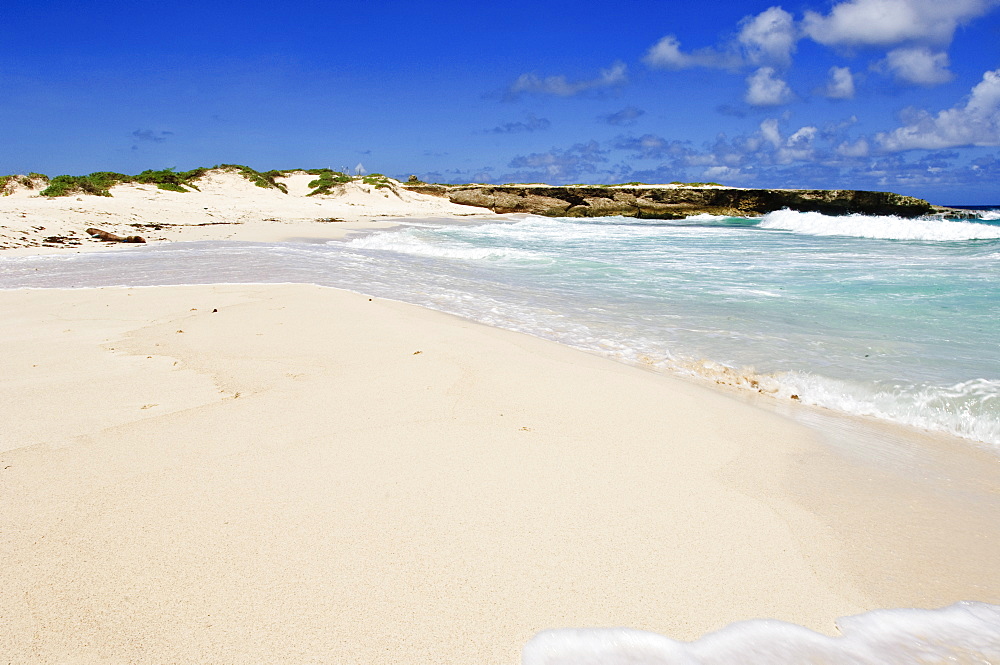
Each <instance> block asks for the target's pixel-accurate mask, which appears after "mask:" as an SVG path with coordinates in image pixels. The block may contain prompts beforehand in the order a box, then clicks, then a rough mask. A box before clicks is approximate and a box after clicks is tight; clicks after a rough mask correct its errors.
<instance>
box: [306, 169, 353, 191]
mask: <svg viewBox="0 0 1000 665" xmlns="http://www.w3.org/2000/svg"><path fill="white" fill-rule="evenodd" d="M306 173H308V174H309V175H314V176H318V177H317V178H316V179H315V180H313V181H311V182H310V183H309V189H311V190H312V191H311V192H309V193H308V194H307V195H306V196H314V195H316V194H329V193H330V192H331V191H332V190H333V188H334V187H336V186H337V185H342V184H344V183H345V182H350V181H351V176H349V175H347V174H346V173H341V172H340V171H334V170H332V169H311V170H309V171H306Z"/></svg>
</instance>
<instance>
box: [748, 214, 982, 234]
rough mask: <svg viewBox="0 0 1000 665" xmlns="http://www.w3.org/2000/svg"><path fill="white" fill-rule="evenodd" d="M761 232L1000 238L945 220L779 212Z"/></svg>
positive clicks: (762, 225) (763, 222) (979, 226)
mask: <svg viewBox="0 0 1000 665" xmlns="http://www.w3.org/2000/svg"><path fill="white" fill-rule="evenodd" d="M760 228H762V229H772V230H776V231H792V232H793V233H801V234H804V235H812V236H848V237H853V238H872V239H878V240H925V241H961V240H992V239H997V238H1000V227H997V226H994V225H991V224H979V223H976V222H959V221H948V220H943V219H905V218H902V217H895V216H871V215H845V216H843V217H831V216H829V215H823V214H821V213H818V212H797V211H795V210H787V209H786V210H777V211H775V212H769V213H767V214H766V215H764V217H763V219H762V220H761V222H760Z"/></svg>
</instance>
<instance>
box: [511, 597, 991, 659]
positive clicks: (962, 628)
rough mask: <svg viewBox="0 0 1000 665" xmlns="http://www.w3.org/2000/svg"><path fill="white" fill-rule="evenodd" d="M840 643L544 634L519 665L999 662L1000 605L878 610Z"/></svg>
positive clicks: (769, 636) (742, 633)
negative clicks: (687, 639) (686, 639)
mask: <svg viewBox="0 0 1000 665" xmlns="http://www.w3.org/2000/svg"><path fill="white" fill-rule="evenodd" d="M837 626H838V628H840V630H841V631H842V635H841V636H839V637H828V636H826V635H822V634H820V633H817V632H814V631H812V630H809V629H808V628H803V627H802V626H797V625H795V624H791V623H786V622H784V621H774V620H754V621H741V622H738V623H734V624H731V625H729V626H726V627H725V628H723V629H722V630H719V631H717V632H714V633H710V634H708V635H706V636H704V637H702V638H701V639H700V640H697V641H695V642H679V641H677V640H672V639H670V638H669V637H664V636H663V635H658V634H656V633H650V632H646V631H641V630H630V629H627V628H610V629H564V630H547V631H545V632H542V633H539V634H538V635H536V636H535V637H534V638H532V640H531V641H529V642H528V643H527V644H526V645H525V647H524V650H523V652H522V660H521V663H522V665H731V664H733V663H739V664H740V665H801V664H804V663H816V664H819V663H823V664H824V665H841V664H842V665H847V664H850V665H904V664H905V665H909V664H912V663H921V664H922V665H931V664H937V663H941V664H944V663H949V664H952V663H968V664H970V665H971V664H972V663H976V664H977V665H982V664H984V663H986V664H990V663H998V662H1000V606H997V605H988V604H985V603H971V602H963V603H956V604H954V605H951V606H950V607H946V608H943V609H939V610H918V609H897V610H876V611H873V612H867V613H865V614H859V615H856V616H851V617H845V618H842V619H839V620H837Z"/></svg>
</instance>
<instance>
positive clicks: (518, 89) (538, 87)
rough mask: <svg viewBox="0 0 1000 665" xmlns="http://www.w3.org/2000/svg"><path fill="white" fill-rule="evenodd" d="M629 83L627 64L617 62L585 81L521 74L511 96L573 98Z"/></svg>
mask: <svg viewBox="0 0 1000 665" xmlns="http://www.w3.org/2000/svg"><path fill="white" fill-rule="evenodd" d="M627 81H628V71H627V67H626V66H625V63H623V62H616V63H615V64H613V65H612V66H611V67H608V68H607V69H602V70H601V71H600V74H599V75H598V76H597V78H594V79H588V80H584V81H570V80H568V79H567V78H566V77H565V76H547V77H545V78H541V77H540V76H538V75H537V74H533V73H529V74H521V75H520V76H519V77H518V78H517V80H516V81H514V83H513V85H511V86H510V90H509V94H511V95H518V94H521V93H525V92H529V93H536V94H542V95H556V96H558V97H572V96H573V95H577V94H580V93H581V92H585V91H587V90H594V89H597V88H609V87H613V86H617V85H622V84H624V83H626V82H627Z"/></svg>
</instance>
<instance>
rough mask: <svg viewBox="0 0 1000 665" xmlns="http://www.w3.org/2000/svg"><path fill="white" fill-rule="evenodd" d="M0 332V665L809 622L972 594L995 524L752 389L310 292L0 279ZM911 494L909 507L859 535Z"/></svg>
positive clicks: (448, 652)
mask: <svg viewBox="0 0 1000 665" xmlns="http://www.w3.org/2000/svg"><path fill="white" fill-rule="evenodd" d="M214 309H218V312H213V310H214ZM181 331H183V332H181ZM0 341H2V343H3V345H4V349H5V353H4V354H3V355H2V356H0V375H2V376H3V377H4V381H3V383H2V384H0V403H2V404H3V405H4V411H5V413H7V414H9V416H8V420H14V421H16V425H15V426H14V427H13V428H7V429H5V430H4V433H3V438H2V440H0V448H4V449H6V450H5V452H2V453H0V479H2V482H0V488H2V489H0V524H2V525H3V529H2V533H0V560H2V561H3V565H2V566H0V588H2V589H3V590H4V592H3V594H0V617H2V619H0V653H3V654H4V656H6V659H7V660H9V661H10V662H16V663H25V662H30V663H66V662H71V663H125V662H128V663H164V662H183V663H223V662H232V663H236V662H241V663H243V662H245V663H270V662H282V663H307V662H324V663H326V662H331V663H332V662H366V663H402V662H405V663H413V662H449V663H462V664H464V663H469V664H472V663H477V664H478V663H515V662H517V660H518V654H519V649H520V648H521V646H522V645H523V644H524V643H525V642H526V641H527V640H528V639H529V638H530V637H531V636H532V635H534V634H535V633H536V632H538V631H540V630H543V629H546V628H555V627H588V626H629V627H633V628H640V629H646V630H653V631H657V632H660V633H663V634H666V635H669V636H671V637H674V638H680V639H693V638H695V637H697V636H699V635H701V634H703V633H705V632H707V631H710V630H713V629H717V628H720V627H722V626H724V625H726V624H728V623H730V622H733V621H736V620H741V619H747V618H754V617H774V618H779V619H784V620H787V621H793V622H796V623H800V624H804V625H806V626H809V627H812V628H815V629H818V630H823V631H826V632H832V631H833V625H832V621H833V619H834V618H836V617H838V616H844V615H849V614H856V613H859V612H862V611H866V610H869V609H874V608H878V607H890V606H895V605H897V604H898V601H899V600H900V599H904V600H906V599H909V600H913V599H916V600H915V601H914V602H919V604H920V605H921V606H928V607H935V606H943V605H947V604H950V603H952V602H954V601H956V600H961V599H971V600H984V601H992V602H996V601H997V599H998V593H997V592H998V590H1000V580H998V577H1000V573H998V568H997V567H996V566H995V565H992V564H991V563H990V561H989V557H987V556H978V557H972V558H971V559H967V560H963V559H962V558H960V557H955V556H954V554H955V552H962V551H963V550H965V551H973V548H977V547H978V548H982V547H983V546H984V545H988V544H989V543H993V544H995V543H996V542H1000V541H998V540H996V537H997V524H998V521H996V520H991V519H990V518H989V515H987V516H983V515H977V511H981V510H982V509H983V507H984V506H986V507H987V508H988V507H989V506H990V505H995V504H990V503H989V501H990V496H991V495H990V492H991V491H992V492H995V486H994V488H993V489H990V490H987V491H986V492H985V493H981V495H977V494H976V492H977V491H978V490H977V488H976V487H975V486H974V483H973V484H972V485H971V486H970V489H969V495H968V496H965V497H964V498H962V500H955V501H951V500H948V501H937V500H936V499H935V497H936V496H937V494H936V493H937V492H939V490H941V489H942V488H941V487H938V486H936V485H933V483H932V484H930V485H926V484H922V485H920V487H918V488H917V489H914V488H913V487H909V486H908V487H905V488H901V487H899V486H897V485H899V483H898V482H897V483H896V484H895V485H894V484H893V482H890V481H891V479H892V474H891V473H888V472H885V471H879V470H877V469H872V468H867V469H865V470H864V478H862V479H860V480H859V479H858V478H856V477H853V476H852V473H853V472H854V469H855V467H854V466H852V465H851V464H849V463H848V462H846V461H843V460H837V459H836V458H835V457H834V456H828V457H829V459H824V460H823V464H824V465H826V466H823V467H817V466H816V465H814V464H813V462H814V461H815V460H817V459H818V458H817V457H816V455H821V454H823V453H822V449H821V448H820V447H819V446H817V445H816V443H815V441H814V440H813V437H812V435H811V434H810V433H809V431H807V430H805V429H803V428H801V427H799V426H797V425H794V424H792V423H791V422H790V421H787V420H785V419H783V418H781V417H779V416H776V415H772V414H771V413H768V412H767V411H765V410H762V409H759V408H755V407H753V406H751V405H748V404H744V403H742V402H740V401H738V400H735V399H733V398H731V397H729V396H727V395H725V394H721V393H718V392H716V391H713V390H709V389H707V388H702V387H701V386H695V385H691V384H688V383H686V382H682V381H679V380H675V379H672V378H670V377H666V376H663V375H659V374H656V373H653V372H648V371H644V370H641V369H638V368H634V367H628V366H624V365H620V364H617V363H614V362H612V361H609V360H605V359H601V358H597V357H594V356H590V355H587V354H584V353H581V352H577V351H574V350H571V349H568V348H565V347H560V346H558V345H555V344H552V343H548V342H544V341H541V340H537V339H534V338H529V337H525V336H522V335H518V334H515V333H510V332H507V331H501V330H496V329H491V328H486V327H483V326H479V325H476V324H473V323H469V322H466V321H463V320H460V319H456V318H453V317H449V316H446V315H443V314H440V313H436V312H432V311H428V310H423V309H420V308H416V307H411V306H406V305H402V304H399V303H392V302H383V301H379V300H375V301H369V299H368V298H367V297H364V296H359V295H355V294H350V293H346V292H341V291H336V290H332V289H323V288H320V287H314V286H197V287H193V286H187V287H157V288H146V289H86V290H76V291H59V290H52V291H7V292H0ZM981 461H982V460H981V459H980V458H977V457H976V456H975V455H971V456H969V458H968V459H967V460H966V463H965V465H964V466H962V464H958V466H960V467H962V469H963V470H962V471H961V472H962V473H966V474H967V475H969V477H972V476H973V475H975V474H976V473H978V472H977V471H976V468H977V465H981ZM829 465H833V466H832V467H831V466H829ZM956 468H957V467H956ZM970 474H971V475H970ZM993 477H994V478H995V476H993ZM925 485H926V486H925ZM824 497H825V498H826V499H827V500H829V501H833V502H834V503H835V505H834V506H827V509H824V508H823V507H822V504H823V500H824ZM914 497H917V498H919V499H920V501H922V502H923V504H925V505H933V507H934V510H935V512H934V513H933V515H934V517H935V524H934V530H933V531H930V532H928V531H924V530H920V529H917V530H916V531H914V532H912V533H910V534H908V535H907V537H906V539H905V540H903V541H899V540H894V539H893V538H892V537H889V538H885V537H883V531H886V530H891V529H890V528H889V527H887V525H890V526H891V525H893V524H896V523H897V521H898V520H904V519H905V518H906V517H907V516H908V515H910V511H911V510H912V506H913V505H914V504H913V503H912V501H913V500H914ZM992 498H993V499H995V498H996V497H995V494H994V495H993V496H992ZM811 503H814V504H818V506H819V507H818V508H817V506H814V505H811ZM838 516H839V517H838ZM834 517H838V519H834ZM984 517H985V518H984ZM840 518H843V519H840ZM970 520H972V521H971V522H970ZM969 524H976V525H978V526H977V528H978V529H980V530H979V531H977V532H974V533H973V532H970V531H968V526H969ZM986 551H987V552H988V551H991V550H986ZM984 562H985V563H984ZM938 578H943V579H947V580H950V582H949V583H948V584H938V583H934V584H925V580H928V579H934V580H937V579H938ZM871 579H878V580H880V583H879V584H871V583H870V580H871ZM889 580H891V582H889ZM977 589H978V590H977ZM970 594H975V596H976V597H973V598H970V597H969V596H970Z"/></svg>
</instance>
